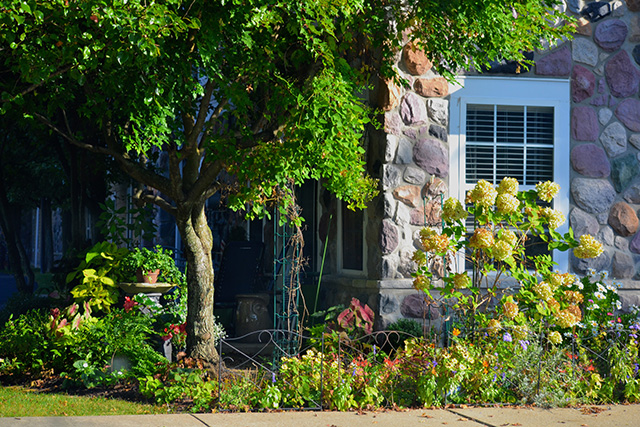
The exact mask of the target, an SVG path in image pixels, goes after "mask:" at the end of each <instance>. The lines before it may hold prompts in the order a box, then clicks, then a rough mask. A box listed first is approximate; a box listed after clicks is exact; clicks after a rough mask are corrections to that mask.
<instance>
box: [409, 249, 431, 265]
mask: <svg viewBox="0 0 640 427" xmlns="http://www.w3.org/2000/svg"><path fill="white" fill-rule="evenodd" d="M411 260H412V261H413V262H415V263H416V264H417V265H418V267H425V266H426V265H427V255H426V254H425V253H424V252H423V251H415V252H414V253H413V256H412V257H411Z"/></svg>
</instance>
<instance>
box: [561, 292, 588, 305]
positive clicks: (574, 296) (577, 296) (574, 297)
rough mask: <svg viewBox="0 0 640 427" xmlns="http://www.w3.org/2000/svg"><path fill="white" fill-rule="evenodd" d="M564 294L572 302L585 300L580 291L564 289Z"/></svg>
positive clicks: (578, 302) (576, 302) (577, 302)
mask: <svg viewBox="0 0 640 427" xmlns="http://www.w3.org/2000/svg"><path fill="white" fill-rule="evenodd" d="M564 296H565V298H566V299H567V301H568V302H570V303H571V304H580V303H581V302H582V301H584V297H583V296H582V294H581V293H580V292H576V291H564Z"/></svg>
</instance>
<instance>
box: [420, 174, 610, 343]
mask: <svg viewBox="0 0 640 427" xmlns="http://www.w3.org/2000/svg"><path fill="white" fill-rule="evenodd" d="M558 192H559V186H558V185H557V184H556V183H553V182H540V183H538V184H537V185H536V187H535V189H532V190H529V191H519V184H518V182H517V180H515V179H513V178H504V179H503V180H502V181H501V182H500V184H499V185H498V187H497V188H494V186H493V185H492V184H490V183H489V182H487V181H485V180H480V181H479V182H478V183H477V185H476V186H475V187H474V188H473V189H472V190H471V191H469V192H468V194H467V197H466V203H467V205H468V208H467V209H465V208H464V207H463V205H462V204H461V203H460V201H458V200H456V199H453V198H450V199H447V200H446V201H445V202H444V203H443V208H442V220H443V227H442V230H440V231H438V230H436V229H434V228H425V229H424V230H422V231H421V233H420V242H421V244H422V250H418V251H416V252H415V253H414V256H413V260H414V261H415V262H416V264H417V272H416V274H415V275H414V287H415V288H416V289H418V290H422V291H424V292H425V293H426V294H427V296H428V297H430V298H433V297H434V296H433V295H432V292H433V291H434V290H438V291H439V292H440V298H441V300H442V302H444V303H450V304H452V305H453V307H454V309H456V310H457V311H458V314H459V317H461V318H466V319H467V321H468V322H470V323H472V324H473V325H475V327H478V326H481V327H487V328H489V329H490V330H491V331H494V332H495V333H498V332H499V331H500V329H501V328H502V327H504V326H510V327H514V328H516V330H519V329H525V330H526V329H527V328H529V324H531V322H534V323H535V324H555V325H557V326H558V328H560V329H565V330H566V329H568V328H571V327H573V326H575V325H576V324H577V323H579V322H580V321H581V320H582V310H581V309H580V307H579V304H580V302H581V301H580V300H579V297H578V294H577V293H575V291H569V290H568V287H569V286H571V285H572V284H573V283H574V282H575V281H576V277H575V276H573V275H570V274H560V273H557V272H554V271H553V261H552V260H551V257H550V256H548V255H545V254H542V255H530V254H529V253H528V252H527V250H526V249H527V248H526V246H527V244H528V242H530V241H532V240H533V239H539V240H541V241H542V242H543V243H544V244H545V245H546V247H547V248H548V249H549V250H554V249H558V250H563V251H566V250H568V249H570V248H574V255H575V256H576V257H579V258H590V257H597V256H599V255H600V254H601V253H602V251H603V248H602V245H601V244H600V243H599V242H597V241H596V240H595V239H594V238H593V237H591V236H589V235H583V236H581V238H580V241H577V240H576V239H574V237H573V233H572V232H571V231H570V230H569V232H567V233H565V234H564V235H561V234H560V233H558V232H557V231H556V229H557V228H558V227H560V226H561V225H562V224H563V223H564V222H565V217H564V215H563V214H562V212H560V211H557V210H555V209H553V208H551V207H549V206H546V203H549V202H551V201H552V200H553V198H554V197H555V196H556V195H557V194H558ZM469 215H470V216H471V217H472V218H473V220H474V226H473V230H472V232H469V231H468V230H467V224H466V221H467V218H468V216H469ZM456 254H463V255H464V257H465V258H466V260H468V261H469V262H470V263H471V265H472V269H471V271H470V272H466V271H465V272H462V273H459V272H458V273H455V272H454V271H463V270H465V268H464V266H460V265H457V263H458V258H457V257H456ZM436 258H444V260H445V265H446V266H447V267H448V269H447V271H445V272H442V271H438V269H435V268H433V265H434V263H433V261H434V260H435V259H436ZM509 280H510V281H509ZM504 284H507V285H509V286H508V287H507V286H504ZM516 286H517V287H519V292H518V293H516V294H514V295H510V294H511V293H512V291H511V289H512V288H514V287H516ZM500 298H502V300H501V301H500V302H499V303H498V305H497V307H496V309H497V311H496V312H495V313H493V314H492V313H490V312H488V310H489V309H493V307H492V304H495V302H496V299H500ZM557 338H558V337H557V335H554V337H553V339H554V340H556V341H557Z"/></svg>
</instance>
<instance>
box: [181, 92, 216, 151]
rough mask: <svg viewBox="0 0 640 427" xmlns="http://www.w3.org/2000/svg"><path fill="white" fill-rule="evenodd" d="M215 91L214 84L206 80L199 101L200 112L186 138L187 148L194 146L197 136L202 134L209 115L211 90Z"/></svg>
mask: <svg viewBox="0 0 640 427" xmlns="http://www.w3.org/2000/svg"><path fill="white" fill-rule="evenodd" d="M214 89H215V84H214V83H213V81H212V80H211V79H209V80H207V84H205V86H204V95H203V96H202V99H201V100H200V110H199V111H198V118H197V119H196V122H195V123H194V125H193V129H192V130H191V132H190V133H189V134H188V136H187V146H189V147H191V146H192V145H193V146H195V145H196V141H197V140H198V136H199V135H200V134H201V133H202V129H203V127H204V124H205V122H206V120H207V115H208V114H209V105H210V104H211V97H212V96H213V90H214Z"/></svg>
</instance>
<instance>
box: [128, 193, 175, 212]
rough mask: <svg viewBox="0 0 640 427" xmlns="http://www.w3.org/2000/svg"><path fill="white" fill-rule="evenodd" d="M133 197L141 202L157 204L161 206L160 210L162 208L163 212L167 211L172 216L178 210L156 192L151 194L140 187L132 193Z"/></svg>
mask: <svg viewBox="0 0 640 427" xmlns="http://www.w3.org/2000/svg"><path fill="white" fill-rule="evenodd" d="M133 199H134V200H140V201H141V202H143V203H151V204H154V205H156V206H158V207H159V208H161V209H162V210H164V211H165V212H167V213H169V214H170V215H172V216H174V217H175V216H176V214H177V213H178V210H177V209H176V207H175V206H173V205H171V203H169V202H168V201H167V200H165V198H164V197H162V196H160V195H158V194H153V193H151V192H148V191H147V192H145V191H144V190H142V189H139V190H137V191H136V192H135V193H134V194H133Z"/></svg>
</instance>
